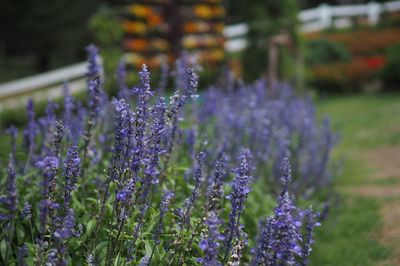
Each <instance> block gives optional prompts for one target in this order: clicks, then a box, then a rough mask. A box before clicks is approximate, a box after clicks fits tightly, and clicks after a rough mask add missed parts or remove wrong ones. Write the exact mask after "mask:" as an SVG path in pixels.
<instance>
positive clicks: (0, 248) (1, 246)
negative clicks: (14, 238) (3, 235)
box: [0, 239, 8, 262]
mask: <svg viewBox="0 0 400 266" xmlns="http://www.w3.org/2000/svg"><path fill="white" fill-rule="evenodd" d="M7 246H8V245H7V242H6V241H5V240H4V239H3V240H1V243H0V254H1V258H2V259H3V261H4V262H5V261H6V255H7Z"/></svg>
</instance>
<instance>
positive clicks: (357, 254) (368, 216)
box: [312, 94, 400, 266]
mask: <svg viewBox="0 0 400 266" xmlns="http://www.w3.org/2000/svg"><path fill="white" fill-rule="evenodd" d="M317 108H318V113H319V115H321V116H325V115H327V116H329V117H331V119H332V124H333V128H334V129H335V131H337V132H340V143H339V144H338V147H337V148H336V150H335V151H334V158H335V161H336V162H342V164H341V167H340V168H341V169H340V173H339V176H338V178H337V182H336V185H337V188H338V191H339V198H340V200H339V202H338V204H337V205H336V206H334V207H333V209H332V211H331V216H330V217H329V219H328V220H327V221H326V222H324V224H323V226H322V227H321V228H320V229H319V231H317V240H316V241H317V243H316V245H315V248H314V253H313V258H312V265H341V266H343V265H377V264H378V263H379V262H380V261H384V260H385V259H387V258H388V257H389V256H390V250H388V249H387V248H386V247H384V246H382V245H381V244H380V243H379V241H378V234H379V231H380V228H381V226H382V221H381V217H380V216H379V210H380V207H381V206H382V204H384V200H377V199H374V198H368V197H359V196H357V195H354V194H352V193H351V192H350V193H349V192H347V193H345V192H343V191H345V190H346V189H347V191H348V189H349V188H350V190H351V187H355V186H357V185H361V184H366V183H368V182H372V181H371V180H367V179H366V177H367V176H368V175H369V174H370V173H371V169H370V168H369V166H368V164H367V163H366V162H365V161H363V158H362V157H363V154H364V153H365V152H368V151H371V150H373V149H376V148H379V147H382V146H391V145H400V115H399V114H400V95H399V94H392V95H383V96H373V95H363V96H347V97H345V96H343V97H335V98H332V99H329V100H324V101H319V102H318V104H317ZM394 182H395V181H394Z"/></svg>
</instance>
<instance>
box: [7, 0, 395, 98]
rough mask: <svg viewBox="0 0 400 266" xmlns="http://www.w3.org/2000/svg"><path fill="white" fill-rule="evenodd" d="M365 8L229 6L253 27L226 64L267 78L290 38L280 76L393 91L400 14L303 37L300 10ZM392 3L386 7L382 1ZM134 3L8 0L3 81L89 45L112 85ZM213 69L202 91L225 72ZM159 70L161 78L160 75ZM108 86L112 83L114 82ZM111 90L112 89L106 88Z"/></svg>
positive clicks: (338, 88) (305, 3)
mask: <svg viewBox="0 0 400 266" xmlns="http://www.w3.org/2000/svg"><path fill="white" fill-rule="evenodd" d="M322 2H323V3H326V4H330V5H340V4H360V3H366V2H368V1H362V0H326V1H319V0H300V1H296V0H281V1H260V0H235V1H224V2H223V3H224V5H225V8H226V13H227V15H226V19H225V22H226V24H227V25H229V24H233V23H239V22H246V23H247V24H248V25H249V32H248V35H247V38H248V46H247V49H246V50H244V51H242V52H239V53H237V52H236V53H232V54H228V55H227V57H226V58H227V60H226V62H225V63H226V65H229V66H230V67H233V68H235V69H239V70H238V71H236V72H238V73H239V74H240V75H241V76H242V77H243V78H244V79H245V80H246V81H250V80H254V79H255V78H258V77H260V75H264V76H267V68H268V61H269V58H268V57H269V55H268V47H269V46H268V43H269V41H270V40H271V38H273V37H274V36H277V35H280V34H286V35H287V36H288V37H289V42H288V43H287V44H285V45H280V46H279V55H278V57H279V64H278V69H277V73H278V77H279V78H280V79H283V80H289V81H291V82H292V83H294V84H295V86H296V87H300V88H301V87H306V88H311V89H315V90H317V91H322V92H329V93H338V92H339V93H343V92H347V93H353V92H365V91H367V92H377V91H392V90H395V89H396V88H397V87H398V85H397V84H398V83H399V76H400V67H399V64H400V63H399V57H400V55H399V54H400V51H399V50H400V49H399V45H400V14H399V13H390V14H383V15H382V16H381V19H380V22H379V24H378V25H376V26H368V25H366V24H365V23H364V22H363V21H362V20H360V19H357V18H354V21H353V22H354V23H352V26H351V27H349V28H346V29H341V30H332V29H330V30H325V31H323V32H318V33H312V34H299V28H300V23H299V21H298V19H297V14H298V12H299V10H301V9H305V8H313V7H317V6H319V5H320V4H321V3H322ZM376 2H384V1H376ZM129 3H133V2H132V1H121V0H119V1H117V0H86V1H76V0H74V1H67V0H58V1H50V0H43V1H39V2H34V1H29V0H20V1H11V0H3V1H2V5H1V8H0V25H2V26H1V27H0V36H1V37H0V82H5V81H10V80H13V79H17V78H21V77H24V76H28V75H31V74H35V73H40V72H43V71H47V70H51V69H55V68H57V67H62V66H66V65H69V64H72V63H77V62H81V61H83V60H85V51H84V49H83V48H84V47H85V46H86V45H87V44H89V43H91V42H94V43H96V44H98V45H99V46H100V48H101V52H102V56H103V57H104V63H105V71H106V75H107V77H108V81H110V82H111V81H112V80H113V78H114V75H115V74H114V70H115V69H116V65H117V64H118V62H119V59H120V57H121V55H122V48H121V38H122V36H123V30H122V28H121V22H120V18H119V15H118V12H119V9H120V8H121V7H123V6H124V5H126V4H129ZM10 29H12V30H10ZM218 69H219V70H215V69H213V70H211V69H209V68H205V69H204V71H203V73H202V79H201V80H202V83H203V84H202V85H206V84H208V83H210V81H211V80H215V78H216V76H218V75H219V74H221V73H225V72H224V71H221V69H225V68H218ZM157 75H158V73H157V71H156V73H155V75H154V76H157ZM108 81H107V83H108ZM106 87H107V84H106Z"/></svg>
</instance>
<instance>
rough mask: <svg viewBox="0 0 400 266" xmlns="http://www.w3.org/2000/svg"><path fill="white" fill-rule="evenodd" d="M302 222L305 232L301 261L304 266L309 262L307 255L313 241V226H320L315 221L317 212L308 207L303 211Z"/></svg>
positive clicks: (309, 252)
mask: <svg viewBox="0 0 400 266" xmlns="http://www.w3.org/2000/svg"><path fill="white" fill-rule="evenodd" d="M303 216H304V224H305V227H306V228H305V229H306V234H305V236H304V239H303V251H302V257H303V262H302V265H303V266H306V265H308V264H309V257H310V255H311V251H312V248H311V245H312V243H314V239H313V231H314V228H315V227H318V226H320V225H321V224H320V223H319V222H317V221H316V219H317V218H318V217H319V213H316V212H314V211H313V210H312V208H311V207H310V208H308V209H307V210H306V211H305V212H304V213H303Z"/></svg>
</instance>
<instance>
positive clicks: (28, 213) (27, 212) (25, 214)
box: [21, 202, 32, 220]
mask: <svg viewBox="0 0 400 266" xmlns="http://www.w3.org/2000/svg"><path fill="white" fill-rule="evenodd" d="M21 218H22V219H27V220H30V219H31V218H32V206H31V205H30V204H29V202H25V203H24V209H23V210H22V212H21Z"/></svg>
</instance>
